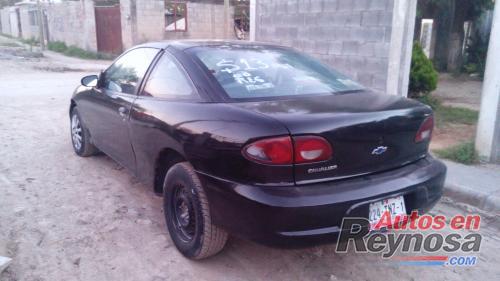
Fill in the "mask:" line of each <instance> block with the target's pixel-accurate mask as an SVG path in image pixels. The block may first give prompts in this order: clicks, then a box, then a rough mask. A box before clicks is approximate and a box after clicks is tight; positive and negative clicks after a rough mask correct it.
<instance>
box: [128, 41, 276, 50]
mask: <svg viewBox="0 0 500 281" xmlns="http://www.w3.org/2000/svg"><path fill="white" fill-rule="evenodd" d="M170 46H171V47H174V48H176V49H178V50H181V51H182V50H185V49H189V48H193V47H203V46H230V47H238V46H262V47H268V48H269V47H271V48H272V47H274V48H276V47H279V48H283V47H284V46H281V45H277V44H273V43H266V42H256V41H244V40H196V39H193V40H171V41H159V42H149V43H144V44H141V45H139V46H136V47H151V48H159V49H165V48H167V47H170Z"/></svg>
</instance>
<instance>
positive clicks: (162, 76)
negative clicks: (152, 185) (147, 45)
mask: <svg viewBox="0 0 500 281" xmlns="http://www.w3.org/2000/svg"><path fill="white" fill-rule="evenodd" d="M200 100H201V98H200V96H199V95H198V92H197V91H196V88H195V86H194V85H193V83H192V81H191V79H190V77H189V75H188V74H187V72H186V71H185V69H184V68H183V66H182V65H181V64H180V63H179V62H178V61H177V59H176V58H175V57H174V56H173V55H171V54H170V53H169V52H168V51H165V52H164V53H163V54H162V55H161V57H160V58H158V60H157V62H156V64H155V66H154V67H153V69H152V70H151V71H150V72H149V75H148V77H147V78H146V79H145V80H144V86H143V87H142V90H141V92H140V93H139V95H138V97H137V99H136V100H135V102H134V104H133V106H132V109H131V114H130V126H131V139H132V144H133V147H134V152H135V155H136V157H137V161H136V162H137V171H138V174H139V176H140V177H141V178H143V179H144V180H146V181H149V180H150V179H152V178H153V175H154V166H153V165H154V161H152V160H153V159H157V158H158V155H159V153H160V151H162V150H163V149H166V148H169V149H174V150H176V151H183V148H182V147H180V146H179V144H180V143H181V142H182V139H183V138H184V137H185V136H184V135H183V134H179V131H178V129H179V128H182V127H183V121H181V120H185V119H184V118H185V116H186V114H189V109H188V108H189V104H190V103H193V102H199V101H200Z"/></svg>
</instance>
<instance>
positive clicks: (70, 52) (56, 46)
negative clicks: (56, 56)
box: [47, 41, 115, 60]
mask: <svg viewBox="0 0 500 281" xmlns="http://www.w3.org/2000/svg"><path fill="white" fill-rule="evenodd" d="M47 49H49V50H51V51H54V52H58V53H62V54H64V55H66V56H70V57H77V58H82V59H96V60H111V59H114V58H115V56H114V55H110V54H103V53H98V52H91V51H87V50H84V49H81V48H79V47H76V46H67V45H66V43H64V42H61V41H54V42H49V43H48V44H47Z"/></svg>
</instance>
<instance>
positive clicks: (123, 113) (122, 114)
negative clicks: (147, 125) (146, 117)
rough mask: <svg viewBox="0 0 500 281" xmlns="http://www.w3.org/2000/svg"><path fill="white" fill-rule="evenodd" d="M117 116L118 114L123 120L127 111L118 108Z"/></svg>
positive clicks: (121, 107)
mask: <svg viewBox="0 0 500 281" xmlns="http://www.w3.org/2000/svg"><path fill="white" fill-rule="evenodd" d="M118 114H120V116H121V117H123V118H125V117H127V109H126V108H125V107H123V106H120V107H119V108H118Z"/></svg>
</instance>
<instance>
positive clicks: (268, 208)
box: [199, 156, 446, 247]
mask: <svg viewBox="0 0 500 281" xmlns="http://www.w3.org/2000/svg"><path fill="white" fill-rule="evenodd" d="M445 175H446V166H445V165H444V164H443V163H441V162H440V161H438V160H436V159H434V158H432V157H431V156H428V157H426V158H424V159H421V160H419V161H417V162H415V163H412V164H409V165H406V166H404V167H401V168H398V169H395V170H391V171H387V172H382V173H377V174H372V175H367V176H360V177H356V178H352V179H345V180H338V181H332V182H324V183H316V184H308V185H300V186H288V187H263V186H252V185H242V184H238V183H234V182H229V181H225V180H221V179H217V178H213V177H211V176H207V175H204V174H199V176H200V179H201V180H202V182H203V184H204V186H205V190H206V193H207V196H208V200H209V202H210V210H211V214H212V217H213V222H214V223H215V224H216V225H219V226H221V227H222V228H224V229H226V230H227V231H228V232H229V233H231V234H233V235H236V236H240V237H242V238H245V239H249V240H253V241H256V242H259V243H262V244H266V245H270V246H277V247H300V246H307V245H312V244H320V243H329V242H336V239H337V235H338V233H339V231H340V226H341V223H342V218H344V217H367V216H368V206H369V203H370V202H373V201H376V200H379V199H382V198H387V197H393V196H397V195H404V198H405V205H406V208H407V211H408V212H411V211H412V210H418V211H419V212H420V213H424V212H427V211H428V210H429V209H430V208H432V207H433V206H434V205H435V204H436V203H437V201H438V200H439V199H440V198H441V195H442V192H443V184H444V179H445Z"/></svg>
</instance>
